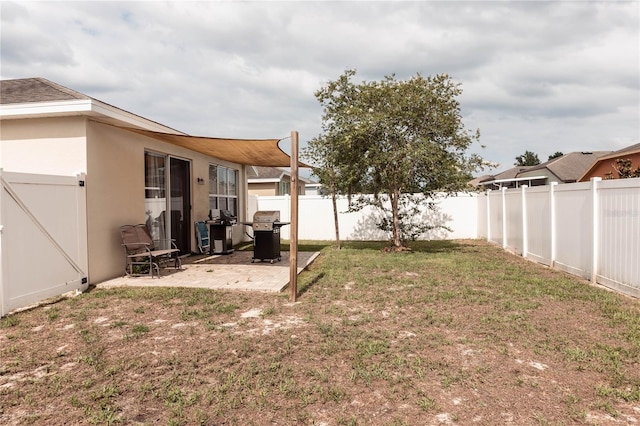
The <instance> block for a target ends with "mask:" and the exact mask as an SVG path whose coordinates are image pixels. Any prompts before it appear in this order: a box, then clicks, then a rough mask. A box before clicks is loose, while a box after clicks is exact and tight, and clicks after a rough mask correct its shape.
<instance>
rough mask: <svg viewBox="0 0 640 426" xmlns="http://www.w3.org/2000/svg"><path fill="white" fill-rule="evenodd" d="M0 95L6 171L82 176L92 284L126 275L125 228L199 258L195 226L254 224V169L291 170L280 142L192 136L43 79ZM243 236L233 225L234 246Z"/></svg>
mask: <svg viewBox="0 0 640 426" xmlns="http://www.w3.org/2000/svg"><path fill="white" fill-rule="evenodd" d="M0 89H1V94H0V140H1V145H0V170H1V171H2V173H5V172H14V173H24V174H39V175H57V176H62V175H64V176H77V175H80V174H81V175H82V176H84V178H83V180H82V182H81V185H80V186H83V187H84V190H85V191H86V192H85V194H86V234H87V235H86V253H87V254H86V256H87V264H88V267H87V269H88V271H87V272H88V277H87V278H86V279H85V280H84V281H87V280H88V282H89V283H90V284H96V283H99V282H101V281H104V280H107V279H110V278H113V277H116V276H120V275H122V274H123V271H124V263H125V262H124V252H123V249H122V245H121V243H122V241H121V239H120V233H119V228H120V226H122V225H126V224H138V223H146V224H147V225H148V227H149V228H150V229H151V231H152V235H153V237H154V238H171V239H174V240H175V241H176V244H177V246H178V248H179V249H180V253H181V254H188V253H191V252H194V251H195V250H196V244H197V242H196V241H195V240H196V238H195V230H194V221H197V220H205V219H207V218H208V216H209V212H210V209H226V210H230V211H231V212H232V213H233V214H234V215H236V216H237V219H238V221H239V222H241V221H245V220H246V219H247V218H246V212H247V171H248V169H250V168H251V167H250V166H248V165H259V166H280V167H284V166H288V165H290V157H289V156H288V155H287V154H286V153H284V152H283V151H281V150H280V148H279V147H278V142H279V139H263V140H249V139H222V138H209V137H195V136H190V135H187V134H185V133H182V132H179V131H177V130H175V129H172V128H170V127H167V126H164V125H162V124H160V123H157V122H154V121H152V120H149V119H146V118H144V117H141V116H138V115H136V114H133V113H130V112H127V111H125V110H122V109H120V108H117V107H115V106H112V105H109V104H107V103H105V102H101V101H99V100H97V99H94V98H92V97H89V96H87V95H85V94H82V93H79V92H77V91H75V90H72V89H69V88H67V87H63V86H61V85H59V84H56V83H54V82H51V81H48V80H46V79H44V78H25V79H13V80H2V81H0ZM47 202H50V203H56V202H57V200H55V199H51V200H47ZM243 234H244V232H243V229H242V226H236V227H233V239H234V241H241V240H242V237H243ZM36 253H37V251H34V256H37V254H36ZM25 266H26V265H25Z"/></svg>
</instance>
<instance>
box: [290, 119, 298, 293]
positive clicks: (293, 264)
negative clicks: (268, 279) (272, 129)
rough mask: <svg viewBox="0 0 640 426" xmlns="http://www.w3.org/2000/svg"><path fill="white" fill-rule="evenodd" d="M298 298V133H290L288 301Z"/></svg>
mask: <svg viewBox="0 0 640 426" xmlns="http://www.w3.org/2000/svg"><path fill="white" fill-rule="evenodd" d="M297 297H298V132H296V131H292V132H291V238H290V241H289V300H290V301H291V302H295V301H296V299H297Z"/></svg>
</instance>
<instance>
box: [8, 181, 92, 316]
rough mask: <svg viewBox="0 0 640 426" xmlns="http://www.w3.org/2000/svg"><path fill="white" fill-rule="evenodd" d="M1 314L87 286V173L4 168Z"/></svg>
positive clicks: (83, 288)
mask: <svg viewBox="0 0 640 426" xmlns="http://www.w3.org/2000/svg"><path fill="white" fill-rule="evenodd" d="M0 183H1V185H0V316H4V315H6V314H7V313H9V312H10V311H12V310H14V309H17V308H22V307H25V306H28V305H31V304H33V303H36V302H39V301H41V300H44V299H46V298H48V297H53V296H57V295H60V294H63V293H67V292H69V291H73V290H85V289H86V288H87V286H88V283H87V264H88V260H87V222H86V195H85V188H84V186H83V185H84V176H83V175H80V176H49V175H34V174H24V173H8V172H2V170H1V169H0Z"/></svg>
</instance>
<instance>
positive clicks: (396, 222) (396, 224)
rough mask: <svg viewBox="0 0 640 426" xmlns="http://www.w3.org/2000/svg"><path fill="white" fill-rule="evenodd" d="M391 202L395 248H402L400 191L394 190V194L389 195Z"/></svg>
mask: <svg viewBox="0 0 640 426" xmlns="http://www.w3.org/2000/svg"><path fill="white" fill-rule="evenodd" d="M389 198H390V200H391V215H392V218H393V246H394V247H402V241H400V218H399V217H398V201H399V198H400V191H398V190H397V189H394V190H393V193H392V194H389Z"/></svg>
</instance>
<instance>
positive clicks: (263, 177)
mask: <svg viewBox="0 0 640 426" xmlns="http://www.w3.org/2000/svg"><path fill="white" fill-rule="evenodd" d="M284 176H289V172H287V171H286V170H284V169H281V168H279V167H262V166H253V167H249V168H248V169H247V179H248V181H249V183H253V182H280V180H281V179H282V178H283V177H284Z"/></svg>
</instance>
